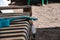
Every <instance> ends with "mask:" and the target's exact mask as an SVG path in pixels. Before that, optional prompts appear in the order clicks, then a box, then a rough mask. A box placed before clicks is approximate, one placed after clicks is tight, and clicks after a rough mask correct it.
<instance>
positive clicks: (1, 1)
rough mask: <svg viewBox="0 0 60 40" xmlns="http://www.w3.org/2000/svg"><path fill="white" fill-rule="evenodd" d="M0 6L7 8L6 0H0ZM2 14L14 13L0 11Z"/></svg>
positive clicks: (11, 11)
mask: <svg viewBox="0 0 60 40" xmlns="http://www.w3.org/2000/svg"><path fill="white" fill-rule="evenodd" d="M1 6H4V7H6V6H9V5H8V3H7V0H0V7H1ZM1 12H2V13H13V12H14V11H13V10H1Z"/></svg>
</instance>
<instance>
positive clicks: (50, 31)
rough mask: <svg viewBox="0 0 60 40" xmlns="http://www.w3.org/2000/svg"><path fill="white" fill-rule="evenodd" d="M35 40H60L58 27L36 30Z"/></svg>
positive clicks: (59, 28)
mask: <svg viewBox="0 0 60 40" xmlns="http://www.w3.org/2000/svg"><path fill="white" fill-rule="evenodd" d="M36 40H60V27H55V28H37V34H36Z"/></svg>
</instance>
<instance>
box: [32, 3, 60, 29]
mask: <svg viewBox="0 0 60 40" xmlns="http://www.w3.org/2000/svg"><path fill="white" fill-rule="evenodd" d="M32 8H33V9H32V11H33V17H36V18H38V20H37V21H36V22H34V25H35V26H36V27H38V28H48V27H59V26H60V4H59V3H55V4H48V5H45V6H43V7H42V6H33V7H32Z"/></svg>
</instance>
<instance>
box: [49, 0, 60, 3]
mask: <svg viewBox="0 0 60 40" xmlns="http://www.w3.org/2000/svg"><path fill="white" fill-rule="evenodd" d="M49 3H60V0H49Z"/></svg>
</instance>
